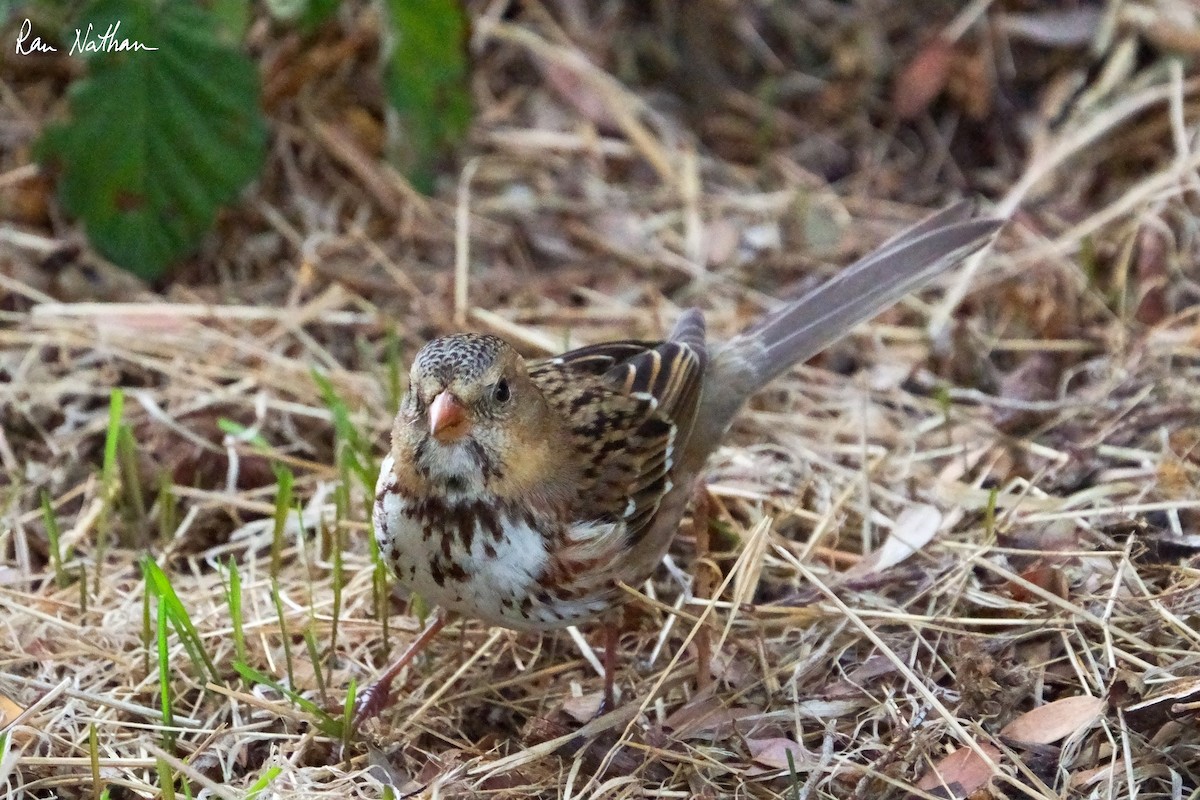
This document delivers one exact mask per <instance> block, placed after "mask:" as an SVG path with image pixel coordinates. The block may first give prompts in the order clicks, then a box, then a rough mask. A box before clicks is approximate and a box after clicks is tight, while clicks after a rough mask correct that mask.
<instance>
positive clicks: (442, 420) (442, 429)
mask: <svg viewBox="0 0 1200 800" xmlns="http://www.w3.org/2000/svg"><path fill="white" fill-rule="evenodd" d="M470 429H471V421H470V420H469V419H467V409H466V408H464V407H463V404H462V403H460V402H459V401H458V398H457V397H455V396H454V395H452V394H450V392H449V390H447V391H444V392H442V393H441V394H439V395H438V396H437V397H435V398H433V403H431V404H430V406H429V432H430V433H431V434H433V438H435V439H437V440H438V441H439V442H441V443H442V444H446V443H448V442H453V441H457V440H458V439H461V438H462V437H463V436H465V435H466V434H467V431H469V430H470Z"/></svg>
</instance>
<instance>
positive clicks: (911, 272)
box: [698, 201, 1003, 437]
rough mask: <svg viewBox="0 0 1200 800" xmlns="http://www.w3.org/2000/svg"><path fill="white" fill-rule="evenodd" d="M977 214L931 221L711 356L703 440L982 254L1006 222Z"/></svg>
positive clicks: (966, 206) (953, 210)
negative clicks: (749, 402)
mask: <svg viewBox="0 0 1200 800" xmlns="http://www.w3.org/2000/svg"><path fill="white" fill-rule="evenodd" d="M973 213H974V204H973V203H970V202H965V201H964V202H961V203H957V204H955V205H952V206H950V207H948V208H946V209H944V210H942V211H939V212H938V213H936V214H933V215H932V216H930V217H928V218H926V219H925V220H923V221H921V222H919V223H917V224H916V225H914V226H912V227H911V228H908V229H907V230H905V231H902V232H901V233H900V234H898V235H896V236H895V237H893V238H892V239H890V240H889V241H887V242H886V243H885V244H884V245H883V246H881V247H880V248H879V249H878V250H876V251H874V252H873V253H871V254H869V255H867V256H865V257H863V258H862V259H861V260H859V261H857V262H856V263H854V264H853V265H851V266H849V267H847V268H846V269H844V270H842V271H841V272H840V273H838V275H836V276H835V277H834V278H832V279H830V280H829V281H827V282H826V283H825V284H823V285H822V286H820V287H818V288H816V289H815V290H813V291H811V292H809V293H808V294H806V295H804V296H803V297H801V298H799V299H797V300H793V301H791V302H789V303H787V304H786V305H784V306H783V307H782V308H780V309H779V310H777V311H775V312H773V313H771V314H768V315H767V316H766V317H765V318H763V319H762V320H761V321H759V322H758V323H756V324H754V325H752V326H751V327H750V328H748V329H746V330H745V331H744V332H742V333H741V334H739V335H738V336H735V337H734V338H733V339H732V340H730V341H729V342H728V343H727V344H726V345H725V346H723V347H722V348H721V349H720V351H718V352H716V353H713V354H712V356H711V357H712V363H711V365H710V370H709V376H708V377H709V379H710V380H711V379H714V378H715V381H713V383H714V384H716V385H714V386H713V388H714V391H713V392H706V393H705V397H704V398H703V400H702V401H701V410H700V414H699V420H698V424H703V425H705V427H708V428H709V430H708V431H706V432H705V433H707V435H710V436H716V437H719V436H720V435H721V434H722V433H723V432H724V428H725V427H726V426H727V425H728V424H729V422H730V421H731V420H732V419H733V416H734V415H735V414H736V413H737V412H738V409H739V408H740V407H741V405H742V403H743V402H744V401H745V400H746V399H747V398H748V397H749V396H750V395H751V394H753V393H754V392H755V391H757V390H758V389H760V388H761V387H762V386H764V385H765V384H767V383H768V382H769V381H770V380H771V379H773V378H775V377H776V376H778V375H779V374H781V373H782V372H784V371H786V370H787V369H789V368H790V367H791V366H793V365H794V364H797V363H799V362H801V361H804V360H806V359H808V358H811V357H812V356H814V355H815V354H817V353H818V352H820V351H821V350H822V349H824V348H825V347H827V346H828V345H830V344H831V343H833V342H834V341H836V340H837V339H839V338H840V337H842V336H843V335H844V334H846V333H847V332H849V331H850V330H851V329H852V328H854V327H855V326H856V325H858V324H859V323H862V322H865V321H866V320H868V319H870V318H871V317H873V316H875V315H876V314H878V313H879V312H880V311H883V310H884V309H885V308H887V307H888V306H890V305H892V304H893V303H895V302H897V301H898V300H899V299H900V298H902V297H904V295H906V294H908V293H909V292H912V291H915V290H916V289H919V288H920V287H921V286H923V285H924V284H926V283H927V282H929V281H930V280H932V279H933V278H934V277H936V276H937V275H939V274H940V273H942V272H944V271H945V270H947V269H949V268H950V267H952V266H954V265H955V264H956V263H958V262H959V261H960V260H962V259H963V258H965V257H966V256H968V255H970V254H971V253H973V252H975V251H976V250H978V249H979V248H980V247H982V246H983V245H984V244H985V243H986V242H987V241H988V240H989V239H990V238H991V236H992V234H994V233H995V232H996V231H997V230H998V229H999V228H1000V226H1001V225H1002V224H1003V221H1002V220H998V219H994V218H974V217H973ZM710 380H706V381H705V383H706V384H709V383H710ZM698 433H700V432H699V431H698Z"/></svg>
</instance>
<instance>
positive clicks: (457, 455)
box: [358, 203, 1000, 721]
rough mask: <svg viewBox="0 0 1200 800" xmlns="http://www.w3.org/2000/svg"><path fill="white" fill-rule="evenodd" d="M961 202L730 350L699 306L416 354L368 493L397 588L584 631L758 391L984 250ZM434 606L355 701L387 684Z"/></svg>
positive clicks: (527, 622)
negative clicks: (561, 346) (553, 352)
mask: <svg viewBox="0 0 1200 800" xmlns="http://www.w3.org/2000/svg"><path fill="white" fill-rule="evenodd" d="M999 226H1000V222H998V221H997V220H994V219H978V218H973V217H972V214H971V209H970V205H969V204H967V203H961V204H958V205H956V206H953V207H951V208H948V209H946V210H944V211H942V212H940V213H938V214H935V215H934V216H932V217H930V218H928V219H926V220H924V221H923V222H921V223H918V224H917V225H916V226H914V227H912V228H910V229H908V230H906V231H904V232H903V233H901V234H900V235H898V236H896V237H895V238H894V239H892V240H891V241H889V242H888V243H887V244H885V245H884V246H883V247H881V248H880V249H879V250H877V251H876V252H874V253H872V254H871V255H869V256H867V257H865V258H863V259H862V260H860V261H859V262H857V263H856V264H854V265H853V266H851V267H849V268H847V269H846V270H844V271H842V272H841V273H840V274H839V275H838V276H836V277H835V278H833V279H832V280H830V281H829V282H827V283H826V284H824V285H823V286H821V287H819V288H818V289H816V290H815V291H813V292H811V293H809V294H807V295H805V296H803V297H801V298H799V299H797V300H795V301H792V302H789V303H787V304H785V305H784V306H782V307H781V308H780V309H778V310H777V311H775V312H774V313H771V314H769V315H767V316H766V317H765V318H764V319H762V320H761V321H759V322H758V323H757V324H755V325H753V326H751V327H750V328H748V329H747V330H746V331H744V332H743V333H741V334H740V335H738V336H735V337H734V338H732V339H730V340H729V341H727V342H720V343H716V342H707V341H706V339H705V332H704V319H703V317H702V316H701V314H700V312H699V311H698V310H696V309H691V310H689V311H686V312H684V314H683V315H682V316H681V317H680V318H679V321H678V322H677V323H676V325H675V327H674V329H673V330H672V332H671V334H670V336H668V337H667V339H666V340H665V341H661V342H646V341H617V342H607V343H604V344H598V345H592V346H588V347H583V348H580V349H578V350H572V351H570V352H567V353H564V354H562V355H560V356H558V357H556V358H549V359H540V360H536V361H526V360H525V359H523V358H522V357H521V356H520V355H519V354H518V353H517V351H516V350H515V349H514V348H513V347H512V346H510V345H509V344H507V343H506V342H504V341H503V340H502V339H499V338H496V337H495V336H489V335H484V334H471V333H466V334H456V335H452V336H446V337H444V338H440V339H436V340H434V341H432V342H430V343H428V344H427V345H425V347H423V348H422V349H421V350H420V351H419V352H418V353H417V355H416V358H415V360H414V362H413V365H412V371H411V375H410V382H409V387H408V392H407V394H406V395H405V397H404V400H403V402H402V404H401V406H400V410H399V413H398V415H397V417H396V421H395V426H394V428H393V430H392V446H391V451H390V452H389V454H388V455H387V457H386V458H385V459H384V461H383V465H382V470H381V472H380V475H379V482H378V484H377V486H376V498H375V509H374V523H375V536H376V539H377V541H378V544H379V550H380V553H381V554H382V556H383V558H384V559H386V561H387V562H388V563H389V564H390V565H391V567H392V569H393V570H394V571H395V574H396V577H397V578H398V579H399V581H400V583H401V584H403V585H405V586H406V587H408V588H410V589H411V590H413V591H415V592H417V593H419V594H420V595H421V596H422V597H424V598H425V599H426V600H428V601H430V602H432V603H434V604H436V605H437V606H439V607H440V608H441V609H443V610H445V611H451V612H458V613H461V614H463V615H465V616H468V617H474V618H476V619H480V620H483V621H484V622H487V623H489V624H492V625H500V626H504V627H508V628H515V629H519V630H546V629H551V628H560V627H565V626H568V625H573V624H576V623H579V622H583V621H586V620H589V619H592V618H594V617H597V616H599V615H601V614H603V613H604V612H605V611H607V610H609V609H610V608H612V607H614V606H615V605H617V604H618V603H619V602H620V601H621V599H622V597H623V592H622V590H621V589H620V587H619V586H618V584H619V583H625V584H631V585H637V584H639V583H640V582H642V581H644V580H645V579H646V578H647V577H648V576H649V575H650V574H651V572H652V571H653V570H654V568H655V566H656V565H657V564H658V563H659V561H660V560H661V559H662V557H663V555H664V554H665V552H666V550H667V547H668V545H669V544H670V541H671V538H672V535H673V534H674V532H675V529H676V527H677V526H678V524H679V521H680V518H681V517H682V515H683V513H684V510H685V508H686V506H687V503H688V500H689V498H690V496H691V493H692V488H693V483H694V482H695V480H696V478H697V476H698V475H699V474H700V472H701V470H702V469H703V467H704V463H705V461H706V460H707V458H708V456H709V455H710V454H711V453H712V452H713V450H715V449H716V447H717V445H718V443H719V442H720V441H721V438H722V436H723V435H724V434H725V432H726V430H727V429H728V428H729V426H730V423H731V422H732V420H733V418H734V416H735V415H736V414H737V413H738V410H739V409H740V408H741V407H742V405H743V403H744V402H745V401H746V400H747V398H749V397H750V396H751V395H752V394H754V393H755V392H756V391H758V390H759V389H760V388H762V387H763V386H764V385H766V384H767V383H768V382H769V381H770V380H771V379H772V378H774V377H776V376H778V375H779V374H780V373H782V372H784V371H785V370H787V369H788V368H789V367H791V366H792V365H794V364H796V363H798V362H800V361H803V360H805V359H807V358H809V357H811V356H813V355H814V354H816V353H817V352H818V351H820V350H821V349H822V348H824V347H825V346H826V345H828V344H830V343H831V342H833V341H834V340H836V339H837V338H839V337H840V336H841V335H843V334H844V333H846V332H848V331H849V330H850V329H851V328H853V327H854V326H855V325H857V324H859V323H860V322H863V321H865V320H866V319H868V318H870V317H871V316H873V315H875V314H876V313H878V312H879V311H881V310H883V309H884V308H886V307H887V306H889V305H891V304H893V303H895V302H896V301H897V300H899V299H900V298H901V297H903V296H904V295H906V294H908V293H909V292H911V291H913V290H915V289H917V288H919V287H920V286H922V285H924V284H925V283H926V282H928V281H929V280H931V279H932V278H933V277H935V276H936V275H938V274H939V273H941V272H942V271H944V270H946V269H947V268H949V267H950V266H952V265H954V264H955V263H957V262H958V261H959V260H960V259H961V258H963V257H964V256H966V255H967V254H968V253H970V252H972V251H974V250H976V249H978V248H979V247H980V246H982V244H983V243H984V242H985V241H987V240H988V239H989V237H990V236H991V235H992V234H993V233H994V232H995V231H996V230H997V229H998V228H999ZM444 621H445V616H444V614H439V615H438V616H437V617H436V618H435V619H434V621H433V622H432V623H431V624H430V625H429V626H428V627H427V628H426V630H425V632H424V633H423V634H422V635H421V636H420V637H419V638H418V639H417V640H416V641H414V642H413V644H412V645H410V647H409V649H408V651H407V652H406V653H405V654H404V656H402V657H401V659H400V660H399V661H397V662H396V664H395V665H393V667H392V668H390V669H389V670H388V671H387V672H386V673H385V674H384V675H383V676H382V677H381V678H380V679H379V680H378V681H377V682H376V683H375V685H374V686H372V687H371V688H370V689H368V691H367V692H366V693H365V695H364V696H363V697H362V698H360V703H359V714H358V719H359V721H361V720H362V719H365V718H367V717H369V716H372V715H374V714H375V713H377V712H378V711H379V710H380V709H381V708H382V706H383V704H384V702H385V701H386V698H387V696H388V691H389V688H390V684H391V681H392V680H393V678H394V677H395V676H396V675H397V674H398V673H399V672H400V669H401V668H402V667H403V665H404V664H405V663H407V662H408V660H409V659H411V657H412V656H413V655H414V654H415V653H416V652H417V651H418V650H419V649H420V648H421V647H423V646H424V645H425V644H426V643H427V642H428V640H429V639H430V638H431V637H432V636H433V635H434V634H435V633H436V631H437V630H438V629H439V628H440V627H441V626H442V624H444Z"/></svg>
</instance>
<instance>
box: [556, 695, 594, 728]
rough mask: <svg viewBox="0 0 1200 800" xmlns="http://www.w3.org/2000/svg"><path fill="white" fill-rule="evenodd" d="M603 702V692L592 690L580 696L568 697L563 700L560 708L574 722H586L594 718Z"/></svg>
mask: <svg viewBox="0 0 1200 800" xmlns="http://www.w3.org/2000/svg"><path fill="white" fill-rule="evenodd" d="M603 702H604V693H603V692H592V693H590V694H585V695H582V696H580V697H568V698H567V699H566V700H564V701H563V704H562V710H563V711H564V712H565V713H566V714H567V716H569V717H570V718H571V719H573V720H575V721H576V722H580V723H586V722H591V721H592V719H593V718H595V716H596V713H597V712H599V711H600V704H601V703H603Z"/></svg>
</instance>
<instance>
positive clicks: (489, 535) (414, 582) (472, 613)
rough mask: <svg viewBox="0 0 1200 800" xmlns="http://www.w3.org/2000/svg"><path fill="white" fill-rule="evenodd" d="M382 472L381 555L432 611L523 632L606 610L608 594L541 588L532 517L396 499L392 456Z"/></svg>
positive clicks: (461, 503) (542, 556)
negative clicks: (573, 594) (440, 610)
mask: <svg viewBox="0 0 1200 800" xmlns="http://www.w3.org/2000/svg"><path fill="white" fill-rule="evenodd" d="M381 466H382V468H381V470H380V473H379V481H378V482H377V484H376V486H375V508H374V523H375V539H376V541H377V542H378V544H379V551H380V554H381V556H382V558H383V559H384V560H385V561H386V562H388V563H389V564H390V565H391V567H392V570H393V572H394V573H395V575H396V577H397V578H398V579H399V581H400V583H401V584H402V585H404V586H406V587H407V588H408V589H410V590H411V591H413V592H416V593H417V594H419V595H421V596H422V597H424V598H425V599H426V600H427V601H429V602H430V603H432V604H434V605H437V606H441V607H442V608H445V609H447V610H450V611H457V612H459V613H461V614H463V615H464V616H467V617H472V618H475V619H480V620H483V621H484V622H487V623H489V624H492V625H501V626H504V627H508V628H517V629H521V630H547V629H551V628H560V627H564V626H566V625H571V624H574V623H576V622H581V621H584V620H586V619H590V618H591V617H593V616H595V615H596V614H597V613H598V612H599V611H601V610H603V609H604V608H606V607H607V606H608V605H609V603H611V597H608V594H609V592H607V591H606V592H604V593H603V595H604V596H599V595H590V596H583V597H569V596H564V595H563V594H562V593H558V592H555V591H553V587H546V586H544V585H542V584H541V583H539V578H540V577H542V576H543V575H544V574H545V572H546V568H547V564H548V562H549V560H550V556H549V553H548V552H547V549H546V547H547V541H548V540H547V537H546V536H545V535H544V533H543V532H542V531H541V530H538V523H537V520H536V519H535V518H534V517H533V516H532V515H530V514H527V513H518V512H517V511H516V510H512V511H507V510H498V509H497V507H496V506H495V504H493V503H487V502H484V501H482V500H480V499H479V498H477V497H474V496H468V495H462V494H458V495H447V496H441V497H436V498H425V499H423V500H417V499H414V498H409V497H406V496H405V495H403V494H402V493H401V492H399V491H398V487H397V486H396V482H395V476H394V474H393V472H392V466H393V461H392V456H391V455H388V456H387V457H386V458H385V459H384V461H383V464H382V465H381ZM577 527H578V530H573V531H572V534H574V536H578V537H580V538H582V539H592V538H593V537H597V538H600V539H604V538H607V537H606V536H605V535H603V534H605V533H609V534H611V533H612V532H611V531H599V530H597V529H596V528H597V526H596V525H595V524H588V525H583V526H577ZM574 536H573V537H572V538H574ZM579 544H583V542H579Z"/></svg>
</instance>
